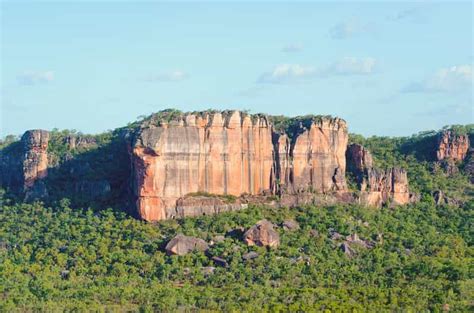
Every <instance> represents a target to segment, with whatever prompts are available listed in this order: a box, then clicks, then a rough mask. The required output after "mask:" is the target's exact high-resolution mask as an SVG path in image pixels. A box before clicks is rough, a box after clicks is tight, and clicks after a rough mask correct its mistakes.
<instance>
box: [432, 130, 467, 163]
mask: <svg viewBox="0 0 474 313" xmlns="http://www.w3.org/2000/svg"><path fill="white" fill-rule="evenodd" d="M468 150H469V136H468V135H457V134H455V133H454V132H453V131H450V130H446V131H444V132H442V133H441V134H440V135H439V137H438V147H437V150H436V157H437V159H438V161H441V160H445V159H451V160H453V161H462V160H464V158H465V157H466V155H467V152H468Z"/></svg>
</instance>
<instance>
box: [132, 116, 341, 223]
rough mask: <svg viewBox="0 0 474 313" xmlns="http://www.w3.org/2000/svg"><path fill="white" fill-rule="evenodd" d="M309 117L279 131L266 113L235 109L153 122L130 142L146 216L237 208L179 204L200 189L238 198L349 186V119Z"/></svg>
mask: <svg viewBox="0 0 474 313" xmlns="http://www.w3.org/2000/svg"><path fill="white" fill-rule="evenodd" d="M304 122H305V123H303V122H301V121H297V120H296V121H295V123H298V124H295V125H292V127H291V131H288V132H286V133H276V132H275V131H274V128H273V125H272V124H271V122H270V121H269V119H268V118H267V117H265V116H249V115H247V114H244V113H241V112H238V111H233V112H223V113H220V112H219V113H198V114H183V115H180V116H178V117H175V118H173V119H172V120H171V121H162V120H161V121H155V122H154V123H152V124H149V125H147V126H146V127H145V128H143V129H141V130H140V131H139V133H138V134H137V135H136V137H135V138H134V140H133V142H132V147H131V155H132V165H133V171H132V172H133V189H134V193H135V196H136V199H137V210H138V213H139V215H140V217H141V218H143V219H145V220H149V221H154V220H162V219H168V218H173V217H175V216H189V214H191V215H194V213H191V212H196V213H197V212H203V213H206V212H215V211H220V210H234V209H236V208H237V207H236V206H235V205H228V204H226V205H216V202H215V201H216V200H212V201H213V203H203V205H202V207H203V209H202V208H198V207H197V206H196V205H194V204H191V205H183V201H182V200H180V203H178V200H179V199H182V197H184V196H186V195H188V194H192V193H200V192H201V193H209V194H215V195H233V196H236V197H239V196H241V195H245V194H249V195H262V194H266V195H271V194H276V193H278V194H282V193H289V194H298V193H308V192H309V193H329V192H345V191H346V190H347V187H346V182H345V167H346V159H345V151H346V146H347V140H348V133H347V126H346V123H345V122H344V121H343V120H341V119H337V118H308V119H307V120H305V121H304ZM237 206H238V204H237ZM217 207H219V209H217Z"/></svg>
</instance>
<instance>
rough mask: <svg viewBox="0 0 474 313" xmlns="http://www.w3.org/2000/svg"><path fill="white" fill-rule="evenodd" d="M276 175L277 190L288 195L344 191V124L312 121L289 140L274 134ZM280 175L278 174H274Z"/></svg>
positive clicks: (341, 121)
mask: <svg viewBox="0 0 474 313" xmlns="http://www.w3.org/2000/svg"><path fill="white" fill-rule="evenodd" d="M274 141H275V143H276V149H275V150H276V155H277V156H278V157H277V160H276V169H275V170H276V172H277V175H276V176H277V179H278V183H279V185H280V188H282V189H283V190H285V191H286V192H289V193H300V192H307V191H310V192H317V193H326V192H330V191H344V190H346V189H347V187H346V182H345V171H346V157H345V153H346V148H347V141H348V133H347V126H346V123H345V122H344V121H343V120H341V119H338V118H334V119H322V120H320V121H314V122H312V123H311V124H310V126H309V127H307V128H305V127H301V128H300V129H298V130H297V132H296V133H295V134H293V139H292V140H291V141H290V140H289V139H288V135H287V134H283V135H277V138H276V139H275V140H274ZM278 173H280V175H278Z"/></svg>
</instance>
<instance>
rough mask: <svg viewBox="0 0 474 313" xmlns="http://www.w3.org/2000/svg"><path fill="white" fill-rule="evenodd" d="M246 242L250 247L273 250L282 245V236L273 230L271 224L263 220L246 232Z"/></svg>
mask: <svg viewBox="0 0 474 313" xmlns="http://www.w3.org/2000/svg"><path fill="white" fill-rule="evenodd" d="M244 242H245V243H246V244H247V245H248V246H254V245H256V246H267V247H271V248H273V247H277V246H279V245H280V235H279V234H278V232H277V231H275V230H274V229H273V224H272V223H271V222H269V221H267V220H261V221H259V222H258V223H257V224H255V225H254V226H252V227H250V228H249V229H248V230H247V231H246V232H245V234H244Z"/></svg>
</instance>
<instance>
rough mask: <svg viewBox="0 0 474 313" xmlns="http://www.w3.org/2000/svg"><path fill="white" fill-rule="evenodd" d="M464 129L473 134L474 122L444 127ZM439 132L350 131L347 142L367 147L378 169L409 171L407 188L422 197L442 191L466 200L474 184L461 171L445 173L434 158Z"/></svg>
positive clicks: (473, 192) (473, 191)
mask: <svg viewBox="0 0 474 313" xmlns="http://www.w3.org/2000/svg"><path fill="white" fill-rule="evenodd" d="M445 129H451V130H456V131H463V132H464V134H469V135H470V136H472V135H473V134H474V125H465V126H456V125H455V126H449V127H445V128H443V130H445ZM437 138H438V132H435V131H428V132H422V133H419V134H417V135H413V136H411V137H395V138H394V137H378V136H373V137H370V138H364V137H363V136H361V135H354V134H351V135H350V136H349V141H350V142H351V143H358V144H361V145H363V146H364V147H366V148H367V149H368V150H369V151H370V152H371V153H372V155H373V157H374V163H375V164H374V165H375V166H376V167H379V168H390V167H402V168H404V169H406V170H407V172H408V179H409V182H410V190H411V191H413V192H416V193H420V194H421V195H422V196H424V197H425V200H429V199H430V197H429V196H430V195H431V194H432V193H433V191H436V190H442V191H443V192H444V193H446V194H447V195H448V196H449V197H451V198H455V199H459V200H463V201H467V200H468V199H472V198H473V197H474V186H473V185H472V184H471V183H469V178H468V177H467V176H466V175H464V174H463V173H462V171H461V172H459V173H457V174H453V175H447V174H446V173H445V171H444V170H443V169H442V168H441V167H440V166H439V164H437V163H436V162H434V161H435V157H436V156H435V155H434V153H435V150H434V148H433V147H435V146H436V141H437Z"/></svg>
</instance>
